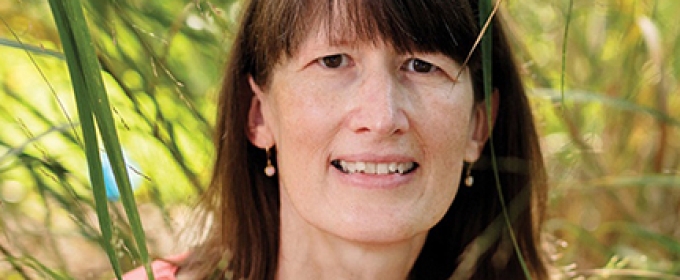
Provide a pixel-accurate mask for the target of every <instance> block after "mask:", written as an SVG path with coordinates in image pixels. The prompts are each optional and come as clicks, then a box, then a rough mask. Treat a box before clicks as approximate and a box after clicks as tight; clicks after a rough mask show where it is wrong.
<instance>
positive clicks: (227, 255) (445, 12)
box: [181, 0, 547, 279]
mask: <svg viewBox="0 0 680 280" xmlns="http://www.w3.org/2000/svg"><path fill="white" fill-rule="evenodd" d="M477 2H478V1H477V0H427V1H426V0H398V1H396V0H344V1H337V0H326V1H321V0H252V1H247V3H244V5H243V10H244V14H243V18H242V22H241V24H240V27H239V28H240V29H239V31H238V34H237V36H236V38H235V40H234V41H233V46H232V48H231V50H230V59H229V62H228V65H227V67H226V72H225V75H224V80H223V86H222V90H221V95H220V101H219V105H218V114H217V127H216V134H215V145H216V153H217V155H216V161H215V166H214V171H213V177H212V181H211V184H210V186H209V188H208V190H207V192H206V193H205V196H204V197H203V199H202V201H201V204H200V205H201V206H200V208H201V209H203V210H204V211H203V219H202V221H204V222H205V223H206V226H207V230H208V232H207V238H206V239H205V240H204V241H203V242H202V243H201V244H200V245H199V246H197V247H196V248H194V249H193V251H192V254H191V256H190V257H189V258H188V259H187V261H186V262H185V263H184V264H183V265H182V267H181V270H182V271H186V272H190V273H191V275H193V277H196V278H202V279H203V278H214V277H224V276H230V277H232V278H233V279H241V278H247V279H274V278H275V273H276V268H277V263H278V250H279V224H280V221H279V187H278V178H277V177H276V176H274V177H271V178H270V177H266V176H265V174H264V172H263V170H264V167H265V163H266V158H265V153H264V151H262V150H261V149H259V148H256V147H255V146H253V145H252V144H251V143H250V142H249V141H248V138H247V136H246V129H247V127H246V124H247V116H248V110H249V107H250V102H251V99H252V97H253V92H252V91H251V89H250V87H249V85H248V77H249V76H252V77H254V79H255V81H256V82H257V83H259V84H262V85H266V84H267V82H268V79H269V77H270V76H271V71H272V69H273V68H274V66H275V65H276V63H278V62H279V61H280V60H281V58H282V57H284V56H291V55H294V54H295V52H296V50H297V48H298V47H299V45H300V44H301V42H302V40H304V39H305V36H307V34H308V33H309V31H310V30H311V29H312V28H314V26H316V25H319V24H320V25H321V26H325V27H327V28H330V29H333V27H334V26H341V29H339V30H340V32H344V33H343V34H339V36H352V37H351V38H352V39H354V40H356V41H357V42H365V41H371V40H381V41H382V42H384V43H386V44H387V45H390V46H393V47H394V48H395V49H396V50H397V51H400V52H415V51H419V52H440V53H443V54H445V55H448V56H450V57H451V58H453V59H454V60H456V61H458V62H459V63H463V61H464V60H465V58H466V57H467V56H468V54H469V53H470V52H471V51H473V53H472V56H471V59H470V61H469V63H468V65H467V66H468V67H469V69H470V70H471V73H472V74H473V79H474V92H475V96H476V98H475V99H476V101H477V102H483V101H484V93H483V82H482V69H481V67H480V65H481V55H480V53H479V51H476V50H473V44H474V42H475V39H476V38H477V36H478V35H479V32H480V25H479V17H478V13H477V10H478V7H477ZM493 21H494V28H493V43H494V45H493V49H494V51H493V58H492V59H493V69H494V71H493V77H494V78H493V86H494V88H495V89H497V90H498V92H499V108H498V113H497V114H498V115H497V120H496V124H495V128H494V130H493V134H492V137H491V140H492V141H493V144H494V145H493V149H494V152H495V154H494V155H495V163H496V164H492V163H494V161H492V150H491V145H489V144H487V145H486V147H485V149H484V150H483V153H482V156H481V158H480V161H479V162H477V163H476V164H475V165H474V168H473V171H472V175H473V176H474V178H475V184H474V187H472V188H466V187H465V186H464V184H462V182H461V185H460V190H459V192H458V194H457V195H456V198H455V200H454V201H453V203H452V205H451V206H450V208H449V210H448V212H447V214H446V215H445V216H444V218H443V219H442V220H441V221H440V222H439V223H438V224H437V225H436V226H435V227H434V228H433V229H431V230H430V232H429V234H428V237H427V240H426V242H425V245H424V247H423V249H422V251H421V253H420V255H419V257H418V259H417V260H416V263H415V265H414V267H413V268H412V270H411V275H410V278H411V279H447V278H449V277H451V276H452V275H453V274H454V271H455V273H456V275H457V276H458V277H462V278H474V279H500V278H503V279H522V278H525V273H524V272H523V268H522V265H521V263H522V261H523V262H524V263H525V264H526V267H527V269H528V271H529V272H530V274H531V276H532V277H533V278H538V279H545V278H547V271H546V266H545V264H544V261H543V258H542V254H541V251H540V234H539V233H540V226H541V224H542V221H543V213H544V211H545V210H544V209H545V196H546V178H545V170H544V166H543V161H542V157H541V153H540V149H539V145H538V137H537V134H536V131H535V127H534V124H533V119H532V114H531V110H530V106H529V103H528V101H527V97H526V95H525V91H524V87H523V85H522V82H521V79H520V76H519V73H518V69H517V66H516V63H515V62H514V59H513V54H512V51H511V50H510V46H509V45H508V41H507V39H506V37H505V34H504V32H503V29H502V23H501V21H500V20H499V19H498V18H494V19H493ZM333 31H336V30H335V29H333ZM331 33H332V34H335V33H333V32H331ZM331 40H333V39H332V38H331ZM494 167H497V169H496V170H497V171H498V180H497V179H496V177H495V176H494ZM461 177H462V178H464V177H465V176H461ZM497 184H499V185H500V189H501V190H502V191H501V193H502V198H503V199H504V202H505V203H506V204H507V205H508V207H507V208H508V211H509V218H510V220H511V221H512V230H513V233H514V236H516V240H517V247H516V248H515V246H513V245H512V244H513V242H510V240H511V239H510V235H509V230H508V227H507V226H506V224H505V223H503V222H502V221H503V217H504V216H503V212H502V210H503V208H502V206H501V201H500V199H501V196H500V195H499V192H498V189H497ZM494 221H495V222H494ZM499 221H500V222H499ZM518 253H521V255H522V258H521V259H520V257H519V254H518ZM471 259H472V261H470V260H471Z"/></svg>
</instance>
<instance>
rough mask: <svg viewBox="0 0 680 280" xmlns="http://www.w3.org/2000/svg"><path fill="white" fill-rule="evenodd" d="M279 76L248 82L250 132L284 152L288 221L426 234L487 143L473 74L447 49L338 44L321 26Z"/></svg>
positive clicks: (392, 236) (381, 238)
mask: <svg viewBox="0 0 680 280" xmlns="http://www.w3.org/2000/svg"><path fill="white" fill-rule="evenodd" d="M272 73H273V74H272V77H271V79H270V80H269V83H268V84H267V85H265V86H259V85H257V84H255V83H254V82H253V80H252V79H251V87H252V89H253V91H254V92H255V98H254V99H253V104H252V106H251V112H250V116H249V129H250V131H249V137H250V140H251V142H252V143H253V144H255V145H256V146H259V147H261V148H266V147H271V146H275V147H276V151H277V163H276V165H277V172H278V174H279V180H280V189H281V217H282V223H283V224H285V223H288V222H290V223H301V225H298V226H303V227H310V228H313V229H315V230H320V231H322V232H325V233H330V234H332V235H335V236H338V237H341V238H344V239H348V240H354V241H360V242H379V243H384V242H397V241H401V240H406V239H409V238H413V237H415V236H419V235H420V236H422V234H425V233H426V232H427V231H428V230H429V229H430V228H432V227H433V226H434V225H435V224H436V223H437V222H438V221H439V220H440V219H441V218H442V217H443V215H444V214H445V213H446V211H447V209H448V208H449V206H450V205H451V203H452V201H453V199H454V197H455V195H456V192H457V190H458V184H459V181H460V176H461V170H462V166H463V161H469V162H472V161H475V160H476V159H477V158H478V156H479V154H480V151H481V149H482V147H483V143H484V142H485V140H486V134H487V132H486V131H487V129H486V121H487V119H486V113H485V109H484V108H485V106H484V104H478V105H475V104H474V97H473V96H474V95H473V90H472V83H471V80H470V75H469V73H468V71H462V72H461V66H460V65H459V64H458V63H456V62H454V61H453V60H451V59H450V58H448V57H446V56H444V55H442V54H439V53H413V54H409V53H405V54H404V53H397V52H395V50H394V49H393V48H392V47H391V46H389V45H385V44H380V43H378V44H375V43H371V42H366V43H359V44H356V43H354V44H351V45H349V44H343V43H339V44H333V45H331V44H329V40H328V37H327V35H326V34H325V32H323V29H322V31H319V32H315V33H312V35H311V36H310V37H309V38H307V39H306V40H305V41H304V42H303V43H302V45H301V47H300V48H299V50H298V51H297V52H296V53H295V54H294V55H293V56H292V57H285V56H284V58H282V61H280V63H278V64H277V66H276V67H275V68H274V70H273V72H272ZM459 73H460V75H459Z"/></svg>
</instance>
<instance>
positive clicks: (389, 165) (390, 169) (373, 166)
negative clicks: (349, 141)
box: [331, 159, 419, 175]
mask: <svg viewBox="0 0 680 280" xmlns="http://www.w3.org/2000/svg"><path fill="white" fill-rule="evenodd" d="M331 165H332V166H333V167H335V168H336V169H338V170H339V171H340V172H342V173H345V174H356V173H361V174H372V175H390V174H400V175H404V174H408V173H411V172H413V171H415V170H416V169H418V167H419V165H418V163H416V162H363V161H344V160H339V159H336V160H333V161H331Z"/></svg>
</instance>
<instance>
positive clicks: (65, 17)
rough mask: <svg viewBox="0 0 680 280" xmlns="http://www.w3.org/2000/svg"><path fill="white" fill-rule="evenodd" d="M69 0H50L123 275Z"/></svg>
mask: <svg viewBox="0 0 680 280" xmlns="http://www.w3.org/2000/svg"><path fill="white" fill-rule="evenodd" d="M67 2H69V1H63V2H62V1H59V0H50V2H49V3H50V7H51V10H52V14H53V16H54V20H55V22H56V24H57V29H58V30H59V37H60V38H61V41H62V44H63V48H64V52H65V55H66V60H67V63H68V68H69V73H70V74H71V82H72V83H73V88H74V91H75V99H76V105H77V109H78V115H79V118H80V123H81V129H82V132H83V138H84V141H85V155H86V157H87V163H88V170H89V174H90V182H91V184H92V189H93V193H94V199H95V207H96V212H97V218H98V219H99V226H100V228H101V231H102V239H103V240H101V242H100V243H101V245H102V246H103V247H104V249H105V251H106V254H107V255H108V257H109V261H110V262H111V265H112V266H113V269H114V272H115V274H116V276H117V277H118V278H121V268H120V263H119V262H118V258H117V257H116V253H115V250H114V248H113V242H112V237H113V230H112V225H111V220H110V218H109V210H108V207H107V201H106V192H105V189H104V175H103V173H102V171H101V170H102V164H101V159H100V158H99V145H98V143H97V132H96V129H95V124H94V119H93V117H92V111H91V109H92V108H91V106H90V100H89V99H90V96H89V95H88V91H89V90H88V87H87V84H86V80H87V78H86V76H85V75H84V73H83V71H84V69H83V68H82V65H81V64H80V62H79V59H80V58H81V57H80V56H79V53H78V49H77V47H76V45H77V41H76V38H75V34H74V33H75V32H74V30H73V26H72V25H71V24H72V22H71V21H70V20H69V14H68V12H67V7H66V6H67Z"/></svg>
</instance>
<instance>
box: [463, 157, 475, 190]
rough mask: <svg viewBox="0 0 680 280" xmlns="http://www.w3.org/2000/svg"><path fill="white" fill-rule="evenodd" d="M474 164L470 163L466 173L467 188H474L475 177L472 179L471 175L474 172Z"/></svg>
mask: <svg viewBox="0 0 680 280" xmlns="http://www.w3.org/2000/svg"><path fill="white" fill-rule="evenodd" d="M473 164H474V162H471V163H469V164H468V166H467V171H466V172H465V186H467V187H472V184H474V183H475V177H472V174H470V173H471V172H472V165H473Z"/></svg>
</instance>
